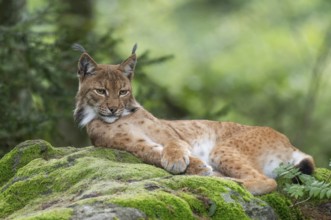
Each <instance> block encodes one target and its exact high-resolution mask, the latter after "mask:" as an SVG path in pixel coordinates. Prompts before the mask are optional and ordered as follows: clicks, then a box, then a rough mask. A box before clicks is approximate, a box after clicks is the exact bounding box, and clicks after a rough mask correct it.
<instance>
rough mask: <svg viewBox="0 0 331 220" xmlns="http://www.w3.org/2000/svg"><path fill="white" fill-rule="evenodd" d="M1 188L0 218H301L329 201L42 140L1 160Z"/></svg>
mask: <svg viewBox="0 0 331 220" xmlns="http://www.w3.org/2000/svg"><path fill="white" fill-rule="evenodd" d="M322 171H323V172H322ZM322 171H321V172H318V175H319V176H320V177H319V178H321V179H323V178H327V176H328V174H325V173H330V170H327V169H324V170H322ZM323 175H324V176H323ZM0 187H1V188H0V192H1V193H0V219H90V220H94V219H98V220H99V219H185V220H188V219H268V220H269V219H303V218H304V216H303V215H305V216H307V217H312V216H310V215H311V213H312V212H311V211H309V208H312V207H313V209H314V210H315V211H316V210H317V211H318V209H319V208H321V212H323V213H327V211H325V209H323V207H328V205H330V203H329V202H325V201H324V202H322V203H321V202H320V203H319V202H315V203H314V204H313V205H309V207H308V208H306V209H304V208H302V207H293V208H292V207H290V206H291V205H292V204H291V201H290V200H289V199H288V198H286V196H284V195H282V194H280V193H278V192H275V193H271V194H268V195H264V196H261V197H254V196H252V195H251V194H250V193H249V192H247V191H246V190H245V189H243V188H242V187H241V186H239V185H238V184H237V183H234V182H232V181H230V180H226V179H221V178H218V177H201V176H185V175H177V176H174V175H171V174H169V173H168V172H166V171H165V170H163V169H160V168H157V167H154V166H151V165H147V164H144V163H142V162H141V161H140V160H139V159H137V158H136V157H134V156H133V155H131V154H129V153H126V152H122V151H117V150H112V149H105V148H95V147H85V148H73V147H65V148H55V147H52V146H51V145H50V144H49V143H47V142H45V141H43V140H33V141H25V142H23V143H21V144H19V145H18V146H16V147H15V148H14V149H13V150H12V151H11V152H9V153H8V154H7V155H5V156H4V157H3V158H2V159H1V160H0ZM305 206H307V205H306V204H305ZM301 208H302V209H301ZM305 210H308V211H305ZM319 214H320V213H319ZM329 214H330V213H329ZM322 217H323V218H324V217H331V214H330V215H325V216H322ZM330 219H331V218H330Z"/></svg>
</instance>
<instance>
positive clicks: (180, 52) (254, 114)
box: [0, 0, 331, 167]
mask: <svg viewBox="0 0 331 220" xmlns="http://www.w3.org/2000/svg"><path fill="white" fill-rule="evenodd" d="M330 11H331V1H324V0H314V1H311V0H297V1H291V0H280V1H259V0H177V1H174V0H173V1H170V0H154V1H151V0H140V1H134V0H121V1H120V0H109V1H108V0H95V1H92V0H85V1H78V0H59V1H42V0H12V1H6V0H0V63H1V65H0V76H1V77H0V106H1V108H0V146H1V147H0V156H2V155H3V154H4V153H5V152H7V151H8V150H10V149H11V148H12V147H14V146H15V145H16V144H17V143H19V142H20V141H23V140H26V139H36V138H41V139H45V140H47V141H49V142H51V143H52V144H54V145H56V146H67V145H72V146H76V147H80V146H86V145H88V144H90V143H89V141H88V139H87V135H86V133H85V130H84V129H79V128H78V126H77V125H76V124H75V122H74V120H73V117H72V113H73V109H74V104H75V100H74V97H75V93H76V91H77V86H78V83H77V78H76V66H77V60H78V58H79V56H80V54H79V53H77V52H75V51H72V50H71V48H70V46H71V45H72V44H73V43H75V42H78V43H81V44H82V45H83V46H84V47H85V48H86V49H87V50H88V52H89V53H90V54H91V55H92V56H93V57H94V58H95V60H96V61H97V62H99V63H119V62H121V61H122V60H123V59H125V58H126V57H128V56H129V54H130V51H131V48H132V46H133V44H134V43H138V45H139V46H138V51H137V54H138V65H137V69H136V74H135V82H134V92H135V96H136V99H137V100H138V101H139V102H140V103H141V104H142V105H144V106H145V108H146V109H148V110H149V111H151V112H152V113H153V114H154V115H156V116H158V117H162V118H169V119H189V118H190V119H191V118H192V119H198V118H199V119H202V118H204V119H211V120H220V121H234V122H239V123H242V124H249V125H261V126H262V125H263V126H271V127H273V128H275V129H277V130H279V131H281V132H283V133H285V134H286V135H287V136H288V137H289V138H290V139H291V141H292V143H293V144H294V145H295V146H297V147H299V148H300V149H302V150H303V151H305V152H307V153H309V154H311V155H313V156H314V158H315V160H316V163H317V165H318V166H321V167H327V165H328V161H329V159H330V158H331V147H330V140H331V134H330V133H331V132H330V131H331V118H330V117H329V116H330V113H331V109H330V102H331V93H330V92H329V86H331V82H330V70H331V65H330V63H331V62H330V58H331V57H330V48H331V47H330V46H331V45H330V44H331V13H330Z"/></svg>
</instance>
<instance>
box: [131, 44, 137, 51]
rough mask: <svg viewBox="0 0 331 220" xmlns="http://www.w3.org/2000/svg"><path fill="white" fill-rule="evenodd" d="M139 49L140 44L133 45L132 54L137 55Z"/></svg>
mask: <svg viewBox="0 0 331 220" xmlns="http://www.w3.org/2000/svg"><path fill="white" fill-rule="evenodd" d="M137 48H138V44H137V43H135V44H134V45H133V48H132V52H131V54H135V53H136V50H137Z"/></svg>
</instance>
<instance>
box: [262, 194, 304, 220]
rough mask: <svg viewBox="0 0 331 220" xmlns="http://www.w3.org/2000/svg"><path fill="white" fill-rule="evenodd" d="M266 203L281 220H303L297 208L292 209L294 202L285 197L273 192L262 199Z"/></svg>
mask: <svg viewBox="0 0 331 220" xmlns="http://www.w3.org/2000/svg"><path fill="white" fill-rule="evenodd" d="M260 198H261V199H262V200H264V201H266V202H267V203H268V204H269V205H270V206H271V207H272V208H273V209H274V211H275V212H276V214H277V216H278V218H279V219H282V220H296V219H303V217H302V215H301V213H300V211H299V210H298V209H297V207H292V202H291V200H289V199H288V198H286V197H285V196H284V195H282V194H280V193H278V192H273V193H270V194H266V195H263V196H261V197H260Z"/></svg>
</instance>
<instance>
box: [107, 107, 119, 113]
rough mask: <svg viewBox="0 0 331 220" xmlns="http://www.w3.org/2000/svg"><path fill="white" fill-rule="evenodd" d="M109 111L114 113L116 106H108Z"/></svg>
mask: <svg viewBox="0 0 331 220" xmlns="http://www.w3.org/2000/svg"><path fill="white" fill-rule="evenodd" d="M108 109H109V111H110V112H111V113H112V114H114V113H115V112H116V111H117V108H116V107H115V106H111V107H108Z"/></svg>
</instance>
